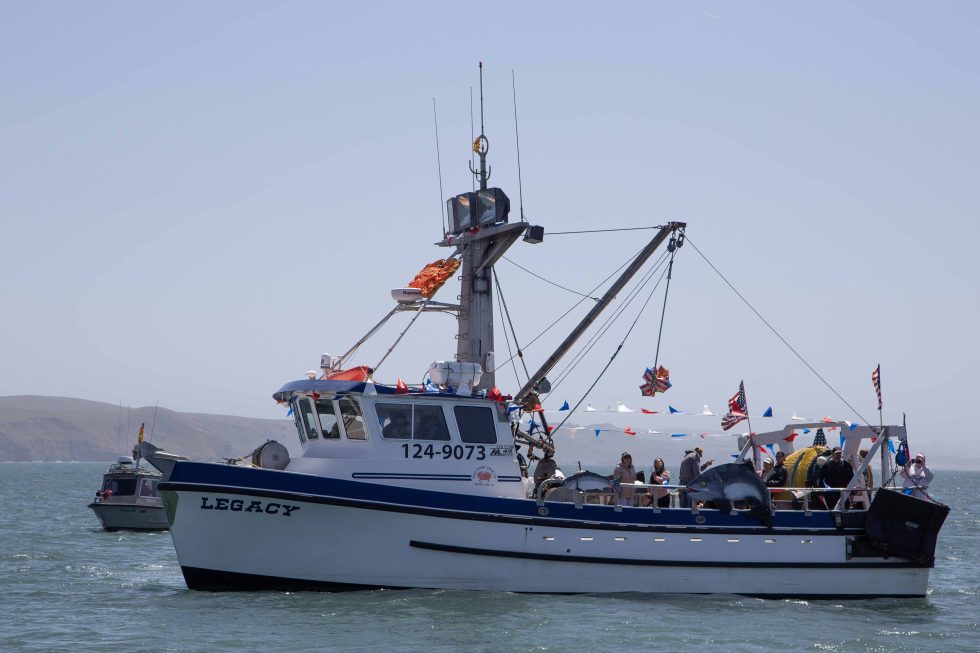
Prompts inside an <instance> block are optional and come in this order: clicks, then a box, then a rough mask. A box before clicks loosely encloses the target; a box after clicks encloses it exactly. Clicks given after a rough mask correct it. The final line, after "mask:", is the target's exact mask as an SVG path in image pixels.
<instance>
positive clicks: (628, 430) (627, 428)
mask: <svg viewBox="0 0 980 653" xmlns="http://www.w3.org/2000/svg"><path fill="white" fill-rule="evenodd" d="M623 433H625V434H626V435H636V431H634V430H633V429H631V428H630V427H629V426H627V427H626V430H625V431H623Z"/></svg>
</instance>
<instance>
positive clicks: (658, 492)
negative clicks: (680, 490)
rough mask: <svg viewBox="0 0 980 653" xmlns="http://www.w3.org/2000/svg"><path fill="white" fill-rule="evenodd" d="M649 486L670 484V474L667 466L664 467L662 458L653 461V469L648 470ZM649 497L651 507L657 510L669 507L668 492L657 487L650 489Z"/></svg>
mask: <svg viewBox="0 0 980 653" xmlns="http://www.w3.org/2000/svg"><path fill="white" fill-rule="evenodd" d="M650 484H651V485H669V484H670V472H669V471H668V470H667V466H666V465H664V459H663V458H657V459H656V460H654V461H653V469H652V470H650ZM650 497H651V498H652V499H653V505H655V506H657V507H658V508H669V507H670V490H668V489H666V488H658V487H655V488H650Z"/></svg>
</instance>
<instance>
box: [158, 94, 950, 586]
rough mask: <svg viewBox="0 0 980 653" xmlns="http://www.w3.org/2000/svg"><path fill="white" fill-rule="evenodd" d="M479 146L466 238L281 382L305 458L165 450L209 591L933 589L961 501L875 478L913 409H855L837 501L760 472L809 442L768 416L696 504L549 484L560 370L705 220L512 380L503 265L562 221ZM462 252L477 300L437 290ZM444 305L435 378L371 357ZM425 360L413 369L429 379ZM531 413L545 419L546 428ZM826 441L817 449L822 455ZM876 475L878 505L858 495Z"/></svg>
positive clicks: (171, 485)
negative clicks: (378, 312)
mask: <svg viewBox="0 0 980 653" xmlns="http://www.w3.org/2000/svg"><path fill="white" fill-rule="evenodd" d="M481 95H482V91H481ZM474 150H475V152H476V153H477V155H478V156H479V166H478V168H474V169H473V172H474V174H475V176H476V179H477V181H478V182H479V190H476V191H474V192H467V193H463V194H460V195H457V196H455V197H452V198H451V199H449V200H448V202H447V207H448V215H449V225H448V228H447V229H446V231H445V233H444V234H443V237H442V239H441V240H440V241H439V242H438V243H437V245H439V246H441V247H444V248H447V249H448V250H450V254H449V256H448V257H446V258H445V259H440V260H439V261H437V262H436V263H434V264H432V265H430V266H427V267H426V268H425V269H424V270H423V271H422V273H420V274H419V275H418V276H417V277H416V279H415V283H412V284H410V285H409V287H408V288H399V289H396V290H395V291H393V292H392V296H393V299H394V306H393V307H392V308H391V310H390V311H389V312H388V314H387V315H386V316H385V317H384V318H383V319H382V320H381V321H380V322H379V323H378V324H376V325H375V326H374V327H372V328H371V329H370V330H369V331H368V333H367V334H366V335H365V336H364V337H363V338H361V339H360V340H359V341H358V342H356V343H355V344H354V346H352V347H351V348H350V350H349V351H348V352H347V353H346V354H344V355H342V356H330V355H327V354H324V355H323V356H321V359H320V370H319V371H318V372H311V373H308V374H307V376H306V377H305V378H300V379H298V380H294V381H291V382H288V383H286V384H285V385H283V386H282V387H280V388H279V389H278V390H277V391H276V392H275V393H274V394H273V397H274V399H275V400H276V401H277V402H280V403H281V404H283V405H284V406H288V410H289V413H290V414H291V416H292V419H293V420H294V423H295V428H296V433H297V437H298V439H299V443H300V445H301V447H302V455H300V456H298V457H296V458H292V459H290V458H289V457H288V456H283V455H278V456H276V457H275V461H274V462H273V463H270V464H268V465H266V464H262V463H261V461H258V462H254V461H253V464H250V465H241V464H238V465H229V464H222V463H206V462H197V461H188V460H179V459H174V458H173V457H170V458H167V459H166V460H165V461H164V462H165V464H163V465H162V466H161V469H166V472H165V478H164V480H163V482H162V483H161V484H160V490H161V494H162V498H163V504H164V506H165V510H166V515H167V520H168V521H169V524H170V530H171V535H172V538H173V543H174V547H175V549H176V553H177V557H178V560H179V563H180V567H181V571H182V573H183V576H184V579H185V581H186V583H187V586H188V587H189V588H191V589H197V590H254V589H279V590H304V589H309V590H331V591H332V590H357V589H371V588H439V589H462V590H494V591H508V592H536V593H538V592H539V593H617V592H656V593H725V594H741V595H751V596H760V597H811V598H814V597H815V598H856V597H879V596H888V597H921V596H924V595H925V594H926V591H927V586H928V578H929V570H930V569H931V568H932V566H933V564H934V558H935V545H936V537H937V534H938V531H939V529H940V527H941V525H942V521H943V519H944V518H945V516H946V512H947V511H948V509H947V508H946V507H945V506H943V505H941V504H938V503H934V502H929V501H924V500H921V499H918V498H915V497H911V496H906V495H904V494H902V493H901V492H900V491H897V490H896V489H893V488H891V487H872V488H868V487H865V486H864V485H862V483H863V482H864V481H863V479H864V478H865V470H867V469H868V468H869V466H870V465H871V464H872V463H873V462H874V461H875V460H880V461H881V465H882V477H881V480H882V481H883V483H884V481H885V479H887V478H888V477H887V474H886V472H887V471H888V469H889V467H888V466H889V464H890V462H889V460H890V453H889V448H888V443H889V442H893V443H894V442H901V441H903V440H904V439H905V438H906V430H905V428H904V426H901V425H895V426H884V425H881V426H879V427H871V426H866V425H862V426H858V427H856V428H850V425H844V424H843V423H840V424H838V425H837V426H838V427H840V428H841V432H842V433H843V434H844V437H843V440H844V442H843V448H844V453H845V454H846V455H847V456H853V455H854V454H855V453H856V452H857V450H858V448H859V447H860V446H862V445H866V446H868V447H869V453H868V454H867V455H866V456H865V457H864V458H863V459H862V460H861V461H860V463H859V464H856V467H857V469H856V470H855V474H854V480H853V481H852V482H851V483H850V484H849V485H848V487H846V488H838V489H836V490H835V491H836V492H837V493H838V494H839V495H843V496H842V497H840V500H839V501H838V502H837V503H836V506H830V505H828V504H827V502H826V501H821V500H819V497H820V496H821V493H822V492H825V491H826V489H825V488H818V487H812V486H807V485H805V484H803V483H801V484H800V485H799V487H797V488H795V490H794V488H792V487H790V488H783V489H782V490H781V491H782V492H786V493H787V496H790V497H791V498H789V499H779V500H775V499H773V497H772V496H770V493H769V492H768V490H767V489H766V488H765V486H764V485H762V489H761V490H759V485H757V484H760V482H759V481H758V480H756V481H755V482H753V481H751V480H748V478H747V477H746V474H745V473H744V470H748V471H749V472H750V476H751V478H754V479H758V477H757V476H756V474H755V469H754V468H757V467H758V466H759V461H758V448H759V446H765V445H767V444H772V445H774V446H778V447H779V448H780V449H782V450H783V451H785V452H786V453H795V454H796V455H798V456H800V455H804V454H803V453H802V451H803V450H800V451H797V450H796V446H795V444H794V437H792V436H793V434H794V431H793V429H794V428H795V425H788V426H787V427H786V429H783V430H780V431H774V432H771V433H751V432H750V433H749V434H747V435H745V436H744V442H741V450H740V453H739V458H738V459H737V460H736V461H735V462H734V463H731V464H730V465H724V466H722V465H719V466H717V467H716V468H712V469H709V470H708V471H706V472H705V474H704V475H703V476H702V477H699V479H695V480H694V481H693V482H691V483H689V484H687V485H684V486H667V487H666V489H668V490H669V491H670V492H671V494H673V495H675V496H677V495H680V494H682V493H690V496H693V497H694V498H695V499H699V500H695V501H692V502H691V504H690V506H689V507H683V508H682V507H678V506H677V504H676V501H675V503H674V504H673V506H672V507H660V506H659V505H657V504H654V505H653V506H640V505H638V504H636V503H632V502H624V501H622V500H621V499H622V497H623V496H624V495H625V493H626V491H629V492H630V493H637V491H639V493H642V492H644V491H646V490H647V489H649V488H651V487H652V486H650V485H643V484H634V486H632V487H629V488H624V487H623V486H622V485H620V484H617V483H615V482H613V481H611V480H610V479H609V478H608V477H605V476H602V475H599V474H593V473H590V472H582V473H577V474H572V475H570V476H568V477H567V478H565V477H563V476H561V475H560V474H557V473H556V474H552V475H550V477H549V478H548V479H547V481H546V482H543V483H535V481H534V479H533V478H532V476H531V475H530V474H529V471H528V465H527V462H526V461H527V458H526V457H525V456H524V455H523V453H529V454H530V452H531V451H534V450H541V451H543V452H545V453H546V454H548V457H549V458H550V457H551V455H552V454H554V452H555V450H556V448H557V447H558V446H559V445H558V443H557V441H556V440H555V439H554V438H553V437H552V432H551V430H550V429H549V428H548V422H547V416H546V415H545V412H544V410H543V408H542V405H541V402H542V397H544V396H546V395H547V393H548V392H549V382H548V380H547V375H548V374H549V373H550V372H551V370H552V369H554V367H555V365H556V364H557V363H558V361H559V360H561V359H562V357H563V356H565V354H567V353H568V352H569V350H570V349H571V348H572V347H573V345H574V344H575V343H576V341H577V340H578V339H579V338H580V337H581V336H582V335H583V334H584V333H585V332H586V330H588V329H589V327H590V325H592V324H593V322H594V321H595V320H596V318H597V317H598V316H599V314H600V313H602V312H603V311H604V310H605V309H606V307H607V306H608V305H609V304H610V303H611V302H612V301H613V299H614V298H615V297H616V296H617V294H619V293H620V292H621V291H623V289H624V287H625V286H626V285H627V283H628V282H629V280H630V279H631V278H633V277H634V275H636V274H637V273H638V271H639V270H640V269H641V268H642V267H643V266H644V264H645V263H647V261H648V260H649V259H650V257H651V256H652V255H653V254H654V252H656V251H658V249H659V248H662V247H664V246H666V249H667V251H668V252H669V253H670V256H671V259H672V257H673V255H674V254H675V253H676V252H677V251H678V250H680V248H681V247H682V246H683V244H684V238H685V230H686V228H687V225H686V224H685V223H682V222H669V223H667V224H664V225H662V226H660V227H659V228H657V229H656V231H655V235H654V236H653V238H652V239H651V240H650V242H649V243H648V244H647V245H646V246H645V247H644V248H643V249H642V251H640V252H639V254H637V255H636V256H635V258H634V259H633V260H632V262H631V263H630V264H629V265H628V266H627V267H626V268H625V270H624V271H623V273H622V275H621V276H620V277H619V278H618V279H617V280H616V281H615V282H613V283H612V284H611V285H610V286H609V287H608V289H607V290H606V292H605V294H604V295H603V296H602V297H601V298H600V299H599V300H598V301H597V302H596V303H595V306H594V307H593V308H592V309H591V310H590V311H589V312H588V314H587V315H586V316H585V317H584V318H583V319H582V320H581V322H580V323H579V324H578V326H576V327H575V328H574V329H573V330H572V331H571V332H570V333H569V334H568V336H567V337H566V338H565V340H564V341H563V342H562V343H561V344H560V345H559V346H558V347H557V348H556V349H555V351H554V353H553V354H552V355H551V356H549V357H548V358H547V359H545V360H544V361H543V362H542V363H541V366H540V368H539V369H538V370H537V371H536V372H535V373H534V374H531V375H529V379H528V381H527V383H526V384H524V386H523V387H521V388H520V389H519V390H517V391H516V392H514V394H513V396H504V395H503V393H502V392H501V391H500V390H499V389H498V388H497V386H496V380H495V371H496V366H495V356H494V332H493V324H494V310H493V309H494V307H493V297H494V295H493V289H494V280H495V277H494V275H493V267H494V264H495V263H496V262H497V261H498V260H499V259H500V257H501V256H503V254H504V253H505V252H506V251H507V250H508V248H510V247H511V246H512V245H514V244H515V243H517V241H518V240H523V242H524V243H525V244H532V245H537V244H540V243H541V242H542V241H543V240H544V229H543V228H542V227H540V226H537V225H531V224H529V223H528V222H526V221H524V220H523V219H521V220H518V221H511V219H510V201H509V199H508V197H507V196H506V194H504V192H503V191H502V190H501V189H499V188H491V187H488V183H487V180H488V174H487V156H486V154H487V139H486V136H485V135H484V134H483V133H482V128H481V134H480V136H479V138H477V139H476V142H475V143H474ZM459 269H461V277H460V278H461V286H460V294H459V297H458V303H445V302H439V301H436V300H435V299H434V295H435V293H436V291H437V290H438V288H439V286H440V285H442V284H443V283H444V282H445V281H446V280H447V279H448V278H450V277H452V276H453V275H455V274H457V270H459ZM433 311H438V312H443V313H446V312H448V313H452V314H453V315H455V316H456V317H457V319H458V333H457V337H456V341H455V349H456V351H455V355H454V356H453V357H452V358H451V359H449V360H436V362H434V363H432V365H431V366H429V369H428V371H427V374H426V377H425V382H424V383H422V384H418V385H409V384H405V383H403V382H402V381H401V380H398V379H397V378H396V377H392V378H390V379H389V381H388V382H383V381H382V380H380V379H379V378H377V376H376V370H377V368H378V367H379V365H380V364H376V365H373V366H365V365H354V364H352V361H351V357H352V355H353V354H354V352H356V351H357V350H358V349H359V348H360V346H361V345H362V344H363V343H364V342H365V341H366V340H367V339H368V338H369V337H370V336H371V335H373V334H374V333H376V332H377V331H378V329H380V327H381V326H382V325H383V324H385V323H386V322H387V321H388V320H389V319H391V318H392V317H394V316H396V315H398V314H403V313H407V314H410V315H411V321H410V322H409V326H411V324H414V322H415V321H416V320H417V319H419V318H420V317H421V316H422V315H424V314H426V313H429V312H433ZM407 328H408V327H406V330H407ZM403 334H404V332H402V335H403ZM400 338H401V336H399V339H400ZM396 344H397V341H396ZM392 347H394V345H392ZM388 351H389V352H390V349H389V350H388ZM439 353H440V352H435V356H436V357H438V356H439ZM443 353H445V352H443ZM386 356H387V354H386ZM420 371H421V370H416V371H412V373H411V375H408V374H406V377H407V378H422V377H421V376H420V375H419V374H418V372H420ZM529 417H530V418H532V420H533V421H532V422H531V424H534V425H537V426H538V429H537V430H534V429H533V428H531V429H528V428H526V427H525V426H524V425H525V423H526V420H527V419H528V418H529ZM822 426H825V427H828V428H830V427H831V426H833V425H827V424H822ZM787 429H788V430H787ZM522 447H523V450H522ZM144 451H145V452H146V455H147V456H148V457H149V459H150V460H151V462H152V461H153V460H154V459H155V458H156V457H160V456H166V454H165V453H164V452H160V451H159V450H156V449H155V448H153V447H152V446H149V443H144ZM811 453H814V454H815V453H816V452H810V453H806V454H805V456H806V463H805V464H806V465H807V466H808V465H810V464H812V463H813V462H814V461H815V460H816V458H817V457H818V456H816V455H811ZM528 457H530V456H528ZM539 464H541V463H539ZM801 464H802V463H801ZM732 465H734V467H732ZM712 470H715V471H712ZM722 471H724V472H725V474H722V473H721V472H722ZM726 474H727V476H726ZM726 479H727V480H726ZM708 480H710V481H711V483H709V482H708ZM719 483H720V485H718V484H719ZM760 492H761V494H760ZM794 492H795V493H794ZM699 493H700V494H699ZM859 493H863V494H864V495H865V497H866V498H867V501H866V502H864V503H863V504H862V503H859V502H857V501H852V500H851V497H850V496H849V495H851V494H855V495H856V494H859ZM753 497H754V503H753ZM835 498H836V497H835ZM700 499H703V500H700ZM749 503H752V505H751V506H750V505H749ZM623 504H625V505H623Z"/></svg>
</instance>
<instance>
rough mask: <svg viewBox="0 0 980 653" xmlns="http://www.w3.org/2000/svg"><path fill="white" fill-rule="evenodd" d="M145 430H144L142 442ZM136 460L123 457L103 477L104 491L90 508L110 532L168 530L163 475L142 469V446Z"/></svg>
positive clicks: (145, 468) (137, 447) (98, 494)
mask: <svg viewBox="0 0 980 653" xmlns="http://www.w3.org/2000/svg"><path fill="white" fill-rule="evenodd" d="M142 433H143V429H142V427H140V440H142ZM133 453H134V455H135V459H134V458H131V457H129V456H120V457H119V459H118V460H116V462H115V463H113V464H112V465H111V466H110V467H109V469H108V471H106V473H105V474H104V475H103V477H102V488H101V489H100V490H99V491H98V492H96V493H95V499H94V500H93V501H92V503H90V504H88V507H89V508H91V509H92V511H93V512H95V516H96V517H98V518H99V521H100V522H102V527H103V528H104V529H106V530H107V531H117V530H133V531H165V530H167V529H168V528H170V526H169V524H168V523H167V516H166V515H165V514H164V512H163V501H162V500H161V499H160V493H159V491H158V490H157V485H158V484H159V482H160V479H161V474H160V472H158V471H156V470H155V469H150V468H148V467H141V466H140V455H139V444H137V446H136V448H135V449H134V450H133Z"/></svg>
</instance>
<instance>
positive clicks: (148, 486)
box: [140, 478, 159, 497]
mask: <svg viewBox="0 0 980 653" xmlns="http://www.w3.org/2000/svg"><path fill="white" fill-rule="evenodd" d="M157 482H158V481H157V479H155V478H144V479H143V480H142V481H141V482H140V496H141V497H155V496H159V493H158V492H157Z"/></svg>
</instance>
